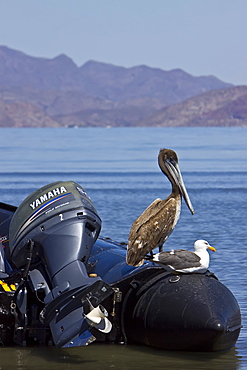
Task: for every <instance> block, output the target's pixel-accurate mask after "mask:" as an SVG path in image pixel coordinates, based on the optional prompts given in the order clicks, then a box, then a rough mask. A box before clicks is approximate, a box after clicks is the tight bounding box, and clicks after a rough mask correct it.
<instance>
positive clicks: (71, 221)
mask: <svg viewBox="0 0 247 370" xmlns="http://www.w3.org/2000/svg"><path fill="white" fill-rule="evenodd" d="M100 229H101V219H100V218H99V216H98V214H97V212H96V209H95V207H94V205H93V203H92V201H91V200H90V198H89V196H88V195H87V193H86V191H85V190H84V189H83V188H82V187H81V186H80V185H78V184H77V183H75V182H72V181H67V182H55V183H52V184H49V185H46V186H44V187H42V188H40V189H39V190H37V191H35V192H34V193H32V194H31V195H30V196H29V197H27V198H26V199H25V200H24V201H23V202H22V203H21V205H20V206H19V207H18V208H17V210H16V212H15V213H14V215H13V218H12V220H11V223H10V229H9V239H10V242H9V246H8V253H7V254H8V258H9V260H10V261H11V262H12V263H13V264H14V265H15V266H14V267H16V268H18V269H24V270H25V269H26V270H27V267H28V270H30V271H29V277H30V278H31V280H32V283H33V286H34V289H37V287H38V286H39V287H40V286H43V287H44V290H45V295H46V296H45V299H44V301H45V304H46V306H45V309H44V311H43V312H42V321H43V322H44V323H47V324H49V325H50V328H51V331H52V335H53V339H54V342H55V344H56V345H58V346H59V347H63V346H67V345H68V344H69V343H70V342H71V340H74V339H75V338H77V340H79V343H80V344H83V343H84V344H85V343H86V342H87V340H91V338H90V337H91V334H90V332H88V329H89V328H90V327H89V325H88V321H86V320H85V314H88V313H89V312H90V310H91V309H93V307H97V306H98V305H99V304H100V303H101V302H102V301H103V300H104V299H105V298H107V297H108V296H109V295H110V294H111V293H112V289H111V288H110V287H109V286H108V285H107V284H105V283H104V282H103V281H102V280H101V279H100V278H99V277H98V276H96V277H95V276H94V277H89V276H88V273H87V270H86V266H85V263H86V262H87V260H88V258H89V255H90V253H91V249H92V247H93V244H94V242H95V240H96V239H97V237H98V235H99V232H100ZM87 311H88V312H87ZM85 332H86V333H87V334H86V335H85ZM79 337H81V339H78V338H79Z"/></svg>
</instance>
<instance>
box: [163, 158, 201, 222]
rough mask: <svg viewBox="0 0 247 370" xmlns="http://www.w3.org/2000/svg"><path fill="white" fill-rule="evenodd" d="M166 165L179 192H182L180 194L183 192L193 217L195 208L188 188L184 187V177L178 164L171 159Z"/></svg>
mask: <svg viewBox="0 0 247 370" xmlns="http://www.w3.org/2000/svg"><path fill="white" fill-rule="evenodd" d="M166 165H167V169H168V171H169V173H170V175H171V176H172V178H173V180H174V182H175V183H176V185H177V186H178V187H179V190H180V192H181V194H182V196H183V198H184V200H185V203H186V204H187V206H188V208H189V210H190V212H191V213H192V215H193V214H194V213H195V212H194V208H193V206H192V203H191V201H190V198H189V195H188V193H187V190H186V187H185V185H184V181H183V177H182V174H181V172H180V169H179V166H178V164H177V163H176V162H175V161H173V160H171V159H170V160H167V161H166Z"/></svg>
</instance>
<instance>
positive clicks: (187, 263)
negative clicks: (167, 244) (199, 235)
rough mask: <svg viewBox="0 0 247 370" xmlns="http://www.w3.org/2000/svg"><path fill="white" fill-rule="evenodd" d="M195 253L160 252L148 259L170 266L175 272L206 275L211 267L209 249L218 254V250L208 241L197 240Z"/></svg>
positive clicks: (180, 250) (179, 250) (180, 251)
mask: <svg viewBox="0 0 247 370" xmlns="http://www.w3.org/2000/svg"><path fill="white" fill-rule="evenodd" d="M194 249H195V251H194V252H192V251H187V250H185V249H177V250H172V251H170V252H160V253H157V254H155V255H153V256H151V257H150V256H147V257H146V258H147V259H148V260H150V261H152V262H156V263H158V264H160V265H163V266H168V267H169V268H170V269H172V270H174V271H175V272H183V273H191V272H197V273H204V272H206V271H207V270H208V266H209V253H208V251H207V249H210V250H211V251H213V252H216V249H215V248H214V247H212V246H211V245H209V243H208V242H207V241H206V240H197V241H196V242H195V244H194Z"/></svg>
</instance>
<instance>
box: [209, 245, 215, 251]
mask: <svg viewBox="0 0 247 370" xmlns="http://www.w3.org/2000/svg"><path fill="white" fill-rule="evenodd" d="M208 249H210V250H211V251H213V252H216V249H215V248H214V247H211V245H210V246H209V247H208Z"/></svg>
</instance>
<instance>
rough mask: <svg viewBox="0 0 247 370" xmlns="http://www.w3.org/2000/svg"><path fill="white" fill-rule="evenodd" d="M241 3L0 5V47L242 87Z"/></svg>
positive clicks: (31, 0) (46, 1) (75, 0)
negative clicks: (151, 69) (173, 72)
mask: <svg viewBox="0 0 247 370" xmlns="http://www.w3.org/2000/svg"><path fill="white" fill-rule="evenodd" d="M246 35H247V0H0V45H5V46H8V47H10V48H12V49H16V50H20V51H23V52H24V53H26V54H28V55H31V56H39V57H45V58H53V57H55V56H57V55H59V54H61V53H64V54H66V55H68V56H69V57H70V58H72V59H73V60H74V62H75V63H76V64H77V65H78V66H81V65H82V64H84V63H85V62H87V61H88V60H96V61H99V62H106V63H111V64H114V65H119V66H124V67H132V66H136V65H142V64H145V65H148V66H150V67H157V68H161V69H164V70H171V69H174V68H181V69H183V70H185V71H186V72H188V73H190V74H192V75H194V76H201V75H214V76H216V77H218V78H219V79H221V80H223V81H225V82H231V83H233V84H236V85H241V84H246V85H247V47H246Z"/></svg>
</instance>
